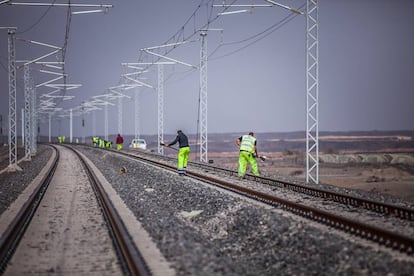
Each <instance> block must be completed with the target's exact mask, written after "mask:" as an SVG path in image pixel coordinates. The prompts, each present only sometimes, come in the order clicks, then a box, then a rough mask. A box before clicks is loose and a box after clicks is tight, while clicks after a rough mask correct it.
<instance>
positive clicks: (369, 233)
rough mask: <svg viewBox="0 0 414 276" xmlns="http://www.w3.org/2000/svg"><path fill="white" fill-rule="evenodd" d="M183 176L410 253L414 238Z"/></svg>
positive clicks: (216, 181) (191, 173)
mask: <svg viewBox="0 0 414 276" xmlns="http://www.w3.org/2000/svg"><path fill="white" fill-rule="evenodd" d="M114 152H115V153H118V154H122V155H125V156H128V157H132V158H135V159H140V160H142V161H145V162H148V163H151V164H153V165H156V166H158V167H163V168H165V169H169V170H172V171H176V170H177V169H176V167H175V166H172V165H169V164H165V163H161V162H158V161H155V160H151V159H147V158H144V157H141V156H137V155H132V154H129V153H125V152H119V151H114ZM187 175H188V176H191V177H193V178H195V179H198V180H200V181H203V182H207V183H209V184H212V185H215V186H217V187H220V188H224V189H227V190H230V191H233V192H236V193H238V194H241V195H244V196H247V197H250V198H252V199H256V200H258V201H261V202H263V203H266V204H269V205H272V206H280V207H282V208H283V209H285V210H288V211H290V212H293V213H295V214H297V215H300V216H303V217H306V218H308V219H312V220H314V221H318V222H321V223H323V224H326V225H329V226H331V227H333V228H336V229H340V230H343V231H346V232H350V233H351V234H354V235H356V236H360V237H362V238H365V239H368V240H372V241H374V242H377V243H379V244H382V245H385V246H387V247H390V248H392V249H397V250H400V251H401V252H405V253H407V254H412V253H413V252H414V239H413V238H412V237H407V236H404V235H401V234H398V233H394V232H391V231H389V230H386V229H381V228H379V227H376V226H373V225H369V224H366V223H362V222H358V221H354V220H352V219H348V218H345V217H342V216H338V215H335V214H332V213H329V212H327V211H323V210H320V209H317V208H314V207H310V206H306V205H303V204H299V203H296V202H291V201H289V200H285V199H283V198H280V197H276V196H273V195H268V194H265V193H263V192H259V191H255V190H252V189H249V188H246V187H242V186H239V185H236V184H233V183H230V182H228V181H224V180H222V179H218V178H215V177H211V176H206V175H204V174H200V173H197V172H194V171H187Z"/></svg>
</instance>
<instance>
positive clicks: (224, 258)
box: [85, 148, 414, 275]
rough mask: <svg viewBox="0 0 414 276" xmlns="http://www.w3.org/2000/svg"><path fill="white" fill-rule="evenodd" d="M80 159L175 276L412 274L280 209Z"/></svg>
mask: <svg viewBox="0 0 414 276" xmlns="http://www.w3.org/2000/svg"><path fill="white" fill-rule="evenodd" d="M85 154H86V155H87V156H88V157H89V158H90V159H91V160H92V161H93V162H94V163H95V164H96V166H97V167H98V168H100V170H101V171H102V172H103V174H104V176H105V177H106V178H107V180H108V181H109V182H110V183H112V185H113V187H114V188H115V189H116V190H117V192H118V193H119V195H120V196H121V197H122V198H123V200H124V201H125V202H126V204H127V205H128V207H129V208H130V209H131V210H132V211H133V213H134V214H135V216H136V217H137V218H138V220H139V221H140V222H141V223H142V224H143V226H144V227H145V229H146V230H147V231H148V232H149V234H150V235H151V237H152V239H153V240H154V242H155V243H156V244H157V245H158V247H159V249H160V251H161V252H162V253H163V254H164V255H165V257H166V258H167V260H168V261H170V262H171V263H173V264H174V268H175V269H176V271H177V274H178V275H212V274H213V275H292V274H299V275H333V274H341V275H361V274H362V275H411V274H412V272H413V271H414V259H413V258H412V257H404V256H403V257H401V256H400V255H399V254H389V253H388V252H389V251H387V250H385V251H384V250H378V249H375V247H368V246H365V245H361V244H358V243H354V242H352V241H351V240H350V239H344V238H343V237H341V235H336V234H334V231H331V233H330V232H329V231H324V230H323V229H326V228H325V227H313V226H311V225H309V224H306V223H305V222H303V221H302V220H296V219H292V218H291V215H289V214H287V213H285V212H282V211H280V210H277V209H273V208H264V207H262V206H260V205H257V204H254V203H251V202H250V201H248V200H244V199H240V198H238V197H233V196H230V195H229V194H227V193H223V192H220V191H218V190H216V189H211V188H206V187H205V186H204V185H202V184H200V183H198V182H194V181H192V180H190V179H189V178H187V177H179V176H178V175H177V174H175V173H170V172H165V171H162V170H159V169H155V168H153V167H150V166H146V165H143V164H142V163H139V162H135V161H130V160H128V159H124V158H118V157H114V156H113V155H112V154H110V153H107V152H105V153H103V152H102V151H99V150H95V149H92V148H89V149H87V150H85ZM122 166H125V167H126V168H128V172H127V173H126V174H120V173H119V169H120V168H121V167H122ZM190 169H191V168H190ZM200 212H201V213H200ZM191 215H193V216H191ZM355 240H358V239H355ZM397 257H399V258H397Z"/></svg>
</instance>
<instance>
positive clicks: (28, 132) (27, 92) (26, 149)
mask: <svg viewBox="0 0 414 276" xmlns="http://www.w3.org/2000/svg"><path fill="white" fill-rule="evenodd" d="M31 89H32V87H31V86H30V66H29V65H25V66H24V116H25V120H24V132H25V136H24V139H25V141H24V153H25V159H26V160H28V161H30V160H32V157H31V153H30V149H31V145H30V143H31V141H32V137H31V134H32V132H31V125H32V120H31V116H30V115H31V112H32V111H31V108H30V107H31V104H30V103H31V100H30V96H31Z"/></svg>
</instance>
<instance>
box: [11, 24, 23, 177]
mask: <svg viewBox="0 0 414 276" xmlns="http://www.w3.org/2000/svg"><path fill="white" fill-rule="evenodd" d="M15 34H16V29H14V28H13V29H12V28H10V29H8V51H9V167H8V170H9V171H10V172H14V171H16V170H21V169H20V168H19V166H18V165H17V136H16V131H17V124H16V37H15Z"/></svg>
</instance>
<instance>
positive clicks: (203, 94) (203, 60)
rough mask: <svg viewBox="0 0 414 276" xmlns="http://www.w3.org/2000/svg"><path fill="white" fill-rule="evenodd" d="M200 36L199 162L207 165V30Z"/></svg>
mask: <svg viewBox="0 0 414 276" xmlns="http://www.w3.org/2000/svg"><path fill="white" fill-rule="evenodd" d="M200 35H201V51H200V116H199V117H200V161H201V162H205V163H207V161H208V156H207V154H208V148H207V145H208V144H207V142H208V139H207V39H206V36H207V30H202V31H201V32H200Z"/></svg>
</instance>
